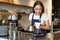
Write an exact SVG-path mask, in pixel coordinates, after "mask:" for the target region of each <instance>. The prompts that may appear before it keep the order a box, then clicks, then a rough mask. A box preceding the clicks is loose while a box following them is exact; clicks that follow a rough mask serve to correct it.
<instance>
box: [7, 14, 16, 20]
mask: <svg viewBox="0 0 60 40" xmlns="http://www.w3.org/2000/svg"><path fill="white" fill-rule="evenodd" d="M8 20H17V17H16V16H15V15H10V16H9V17H8Z"/></svg>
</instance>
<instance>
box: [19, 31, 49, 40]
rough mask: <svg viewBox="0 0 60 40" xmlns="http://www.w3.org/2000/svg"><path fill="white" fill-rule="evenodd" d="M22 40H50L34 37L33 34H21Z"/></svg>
mask: <svg viewBox="0 0 60 40" xmlns="http://www.w3.org/2000/svg"><path fill="white" fill-rule="evenodd" d="M20 40H49V38H44V37H43V38H42V37H34V36H33V33H32V32H21V33H20Z"/></svg>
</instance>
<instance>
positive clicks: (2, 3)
mask: <svg viewBox="0 0 60 40" xmlns="http://www.w3.org/2000/svg"><path fill="white" fill-rule="evenodd" d="M0 4H8V5H14V6H20V7H28V8H32V7H31V6H26V5H20V4H14V3H8V2H1V1H0Z"/></svg>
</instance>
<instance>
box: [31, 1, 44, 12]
mask: <svg viewBox="0 0 60 40" xmlns="http://www.w3.org/2000/svg"><path fill="white" fill-rule="evenodd" d="M36 5H40V6H41V7H42V12H41V13H43V12H44V6H43V3H42V2H41V1H36V2H35V3H34V5H33V9H32V10H33V13H35V11H34V7H35V6H36Z"/></svg>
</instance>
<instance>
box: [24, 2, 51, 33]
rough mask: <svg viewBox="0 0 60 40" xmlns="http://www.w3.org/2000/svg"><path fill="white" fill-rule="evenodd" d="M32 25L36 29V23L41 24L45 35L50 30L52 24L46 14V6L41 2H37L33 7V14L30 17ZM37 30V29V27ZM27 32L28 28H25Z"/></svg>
mask: <svg viewBox="0 0 60 40" xmlns="http://www.w3.org/2000/svg"><path fill="white" fill-rule="evenodd" d="M29 21H30V25H33V26H34V27H35V23H38V22H39V23H40V28H39V29H40V30H41V32H42V33H43V34H45V33H47V31H46V30H50V24H49V20H48V17H47V15H46V14H45V13H44V6H43V4H42V2H41V1H36V2H35V3H34V5H33V13H31V14H30V15H29ZM35 28H36V27H35ZM24 29H25V30H27V27H24Z"/></svg>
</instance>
